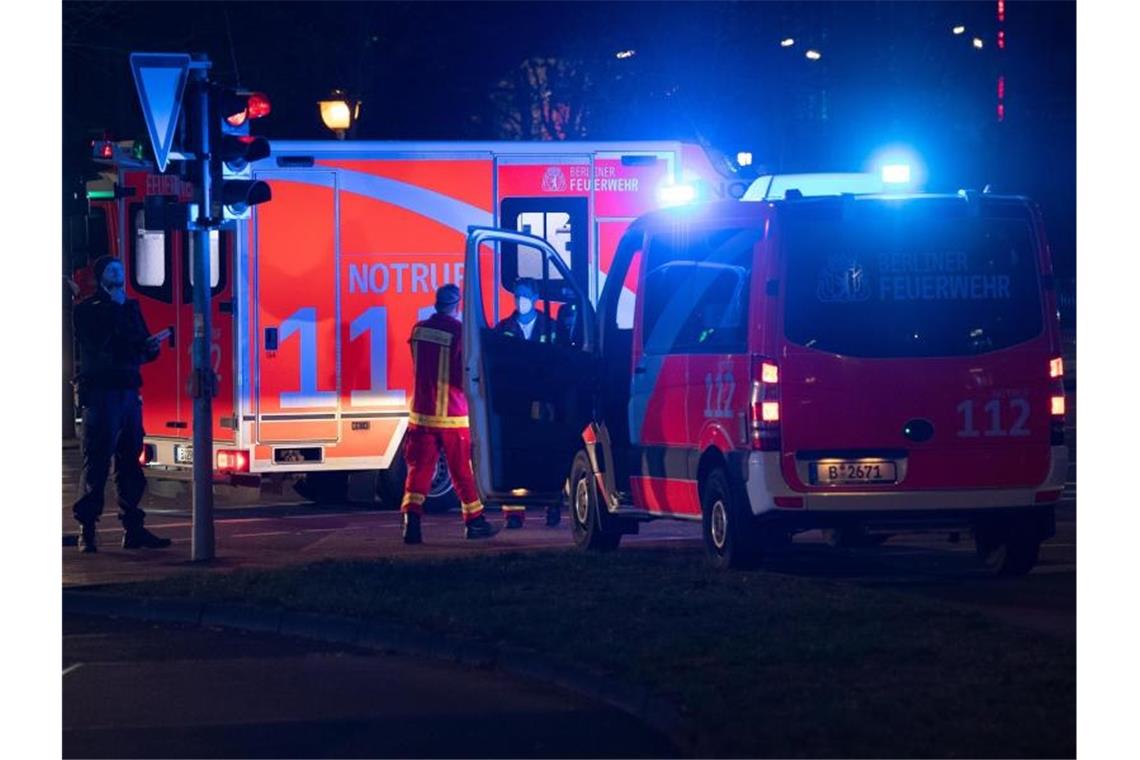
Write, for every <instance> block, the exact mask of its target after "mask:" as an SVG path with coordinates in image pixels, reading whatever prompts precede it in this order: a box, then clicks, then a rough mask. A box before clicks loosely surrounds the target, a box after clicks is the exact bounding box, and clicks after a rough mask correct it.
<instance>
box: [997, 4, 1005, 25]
mask: <svg viewBox="0 0 1140 760" xmlns="http://www.w3.org/2000/svg"><path fill="white" fill-rule="evenodd" d="M997 20H998V21H1005V0H997Z"/></svg>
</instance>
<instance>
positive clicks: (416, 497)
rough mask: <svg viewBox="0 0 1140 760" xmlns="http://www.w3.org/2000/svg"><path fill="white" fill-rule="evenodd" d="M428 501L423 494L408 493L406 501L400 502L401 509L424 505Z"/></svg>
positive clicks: (405, 495) (405, 497)
mask: <svg viewBox="0 0 1140 760" xmlns="http://www.w3.org/2000/svg"><path fill="white" fill-rule="evenodd" d="M425 501H427V496H425V495H424V494H422V493H410V492H409V493H406V494H404V500H403V501H401V502H400V506H401V507H406V506H407V505H409V504H423V503H424V502H425Z"/></svg>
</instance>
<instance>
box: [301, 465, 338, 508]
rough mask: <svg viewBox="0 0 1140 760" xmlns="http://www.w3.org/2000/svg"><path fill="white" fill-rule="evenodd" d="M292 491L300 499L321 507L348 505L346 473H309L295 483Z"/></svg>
mask: <svg viewBox="0 0 1140 760" xmlns="http://www.w3.org/2000/svg"><path fill="white" fill-rule="evenodd" d="M293 490H294V491H296V492H297V493H298V494H300V496H301V498H303V499H306V500H308V501H312V502H316V503H317V504H320V505H322V506H328V505H332V504H347V503H348V473H347V472H309V473H306V474H305V477H303V478H301V479H300V480H298V481H297V483H296V484H294V486H293Z"/></svg>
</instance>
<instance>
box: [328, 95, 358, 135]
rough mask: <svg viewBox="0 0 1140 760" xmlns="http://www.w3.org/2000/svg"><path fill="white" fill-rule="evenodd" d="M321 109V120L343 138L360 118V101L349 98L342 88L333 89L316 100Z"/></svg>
mask: <svg viewBox="0 0 1140 760" xmlns="http://www.w3.org/2000/svg"><path fill="white" fill-rule="evenodd" d="M317 106H319V107H320V109H321V121H323V122H324V124H325V126H326V127H328V128H329V129H331V130H332V131H333V133H335V134H336V139H338V140H343V139H344V138H345V135H347V134H348V131H349V130H350V129H352V126H353V124H355V123H356V121H357V119H359V118H360V101H359V100H355V101H354V100H350V99H349V98H348V96H347V95H345V94H344V91H343V90H333V91H332V94H331V95H330V96H329V97H328V98H327V99H325V100H319V101H317Z"/></svg>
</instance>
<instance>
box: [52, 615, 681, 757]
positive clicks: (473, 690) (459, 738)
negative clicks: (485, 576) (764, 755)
mask: <svg viewBox="0 0 1140 760" xmlns="http://www.w3.org/2000/svg"><path fill="white" fill-rule="evenodd" d="M671 754H672V749H671V748H670V746H669V744H668V743H667V742H665V741H664V740H663V739H661V738H660V737H658V736H657V735H656V734H654V733H652V732H650V731H649V730H648V729H646V728H645V727H643V726H642V725H640V724H639V723H638V722H637V721H635V720H633V719H632V718H630V717H628V716H626V715H625V714H623V713H620V712H618V711H616V710H613V709H611V708H609V707H605V706H601V705H596V704H592V703H590V702H588V701H586V700H584V699H582V698H580V697H577V696H574V695H570V694H566V693H563V692H561V691H559V690H558V689H555V688H553V687H549V686H546V685H544V684H538V683H532V682H528V681H522V680H519V679H515V678H512V677H510V676H506V675H504V674H502V673H499V672H495V671H489V670H479V669H473V668H464V667H459V666H455V665H441V664H436V663H433V662H417V661H415V660H413V659H410V658H406V657H396V656H392V655H384V654H377V653H374V652H366V651H362V650H355V649H352V648H345V647H336V646H331V645H323V644H320V643H316V642H308V641H299V640H292V639H288V638H282V637H278V636H268V635H255V634H243V633H235V632H231V631H216V630H206V629H200V628H186V627H180V626H174V625H154V624H147V623H139V622H133V621H128V620H109V619H102V618H85V617H81V616H67V617H65V618H64V625H63V756H64V757H115V758H132V757H645V756H670V755H671Z"/></svg>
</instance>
